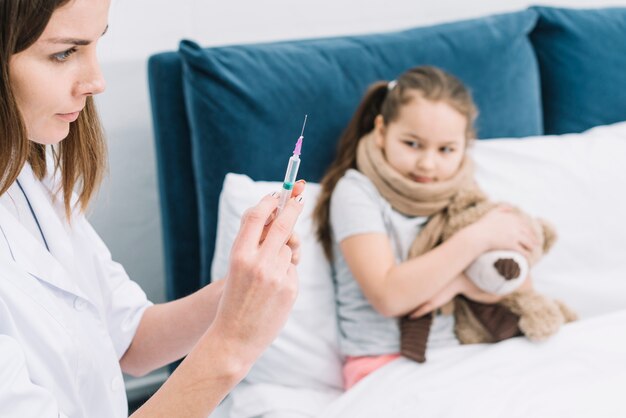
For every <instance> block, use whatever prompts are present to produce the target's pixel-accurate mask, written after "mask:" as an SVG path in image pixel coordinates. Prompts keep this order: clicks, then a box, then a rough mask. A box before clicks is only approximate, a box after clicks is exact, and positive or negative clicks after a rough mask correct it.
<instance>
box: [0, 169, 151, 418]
mask: <svg viewBox="0 0 626 418" xmlns="http://www.w3.org/2000/svg"><path fill="white" fill-rule="evenodd" d="M18 180H19V181H20V184H21V185H22V187H23V188H24V191H25V193H26V195H27V196H28V199H29V201H30V203H31V205H32V208H33V210H34V212H35V214H36V216H37V219H38V221H39V223H40V225H41V228H42V231H43V234H44V236H45V238H46V241H47V243H48V245H49V247H50V252H48V251H47V250H46V247H45V246H44V244H43V243H42V242H41V240H38V239H37V238H35V237H33V235H32V233H31V232H29V231H28V229H26V228H25V227H24V226H23V225H22V224H20V222H19V221H18V220H17V219H16V217H15V216H14V215H13V214H12V213H11V212H10V211H8V210H7V209H6V208H5V207H4V206H3V205H1V204H0V417H16V418H25V417H38V418H43V417H51V418H52V417H59V416H60V417H71V418H74V417H89V418H97V417H103V418H104V417H106V418H117V417H127V416H128V408H127V400H126V392H125V390H124V382H123V378H122V372H121V369H120V365H119V359H120V358H121V356H122V355H123V354H124V352H125V351H126V349H127V348H128V346H129V345H130V342H131V340H132V338H133V336H134V335H135V331H136V329H137V326H138V324H139V321H140V320H141V316H142V315H143V312H144V311H145V309H146V308H147V307H148V306H150V302H148V300H147V299H146V295H145V294H144V292H143V291H142V290H141V289H140V288H139V286H138V285H137V284H136V283H134V282H132V281H131V280H129V278H128V276H127V275H126V273H125V271H124V269H123V268H122V267H121V266H120V265H119V264H117V263H115V262H113V261H112V260H111V255H110V253H109V251H108V250H107V248H106V246H105V244H104V243H103V242H102V241H101V239H100V238H99V237H98V235H97V234H96V232H95V231H94V230H93V229H92V227H91V226H90V225H89V223H88V222H87V220H86V219H85V218H84V217H83V216H82V215H80V214H78V213H76V214H75V215H74V217H73V218H72V222H71V225H70V224H68V222H66V218H65V212H64V208H63V204H62V199H56V200H55V199H53V198H52V193H51V192H50V190H55V189H54V186H55V181H57V180H55V179H53V178H47V179H45V180H44V181H43V182H40V181H38V180H37V179H36V178H35V177H34V175H33V172H32V170H31V168H30V166H29V165H28V164H27V165H26V166H25V167H24V169H23V170H22V172H21V173H20V176H19V178H18ZM9 192H11V193H21V192H20V191H19V189H18V188H17V186H16V185H13V186H12V188H11V189H10V190H9ZM20 216H32V215H31V214H30V213H27V214H26V213H24V214H20Z"/></svg>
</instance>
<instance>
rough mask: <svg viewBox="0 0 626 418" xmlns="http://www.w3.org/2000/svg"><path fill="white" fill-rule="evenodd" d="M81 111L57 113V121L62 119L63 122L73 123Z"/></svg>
mask: <svg viewBox="0 0 626 418" xmlns="http://www.w3.org/2000/svg"><path fill="white" fill-rule="evenodd" d="M81 110H82V109H81ZM81 110H79V111H77V112H72V113H57V114H56V116H58V117H59V119H62V120H64V121H65V122H74V121H75V120H76V119H78V116H79V115H80V111H81Z"/></svg>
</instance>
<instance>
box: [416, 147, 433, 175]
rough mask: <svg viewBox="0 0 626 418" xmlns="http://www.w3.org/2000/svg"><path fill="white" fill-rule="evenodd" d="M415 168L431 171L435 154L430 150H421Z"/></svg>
mask: <svg viewBox="0 0 626 418" xmlns="http://www.w3.org/2000/svg"><path fill="white" fill-rule="evenodd" d="M417 168H419V169H420V170H423V171H431V170H433V169H434V168H435V156H434V155H433V153H431V152H423V153H422V154H421V155H420V156H419V158H418V159H417Z"/></svg>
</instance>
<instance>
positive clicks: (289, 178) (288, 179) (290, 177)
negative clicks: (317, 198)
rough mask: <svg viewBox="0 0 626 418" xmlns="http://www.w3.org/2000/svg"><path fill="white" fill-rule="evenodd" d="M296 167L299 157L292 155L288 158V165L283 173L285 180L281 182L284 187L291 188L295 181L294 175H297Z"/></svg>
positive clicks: (298, 163) (297, 166)
mask: <svg viewBox="0 0 626 418" xmlns="http://www.w3.org/2000/svg"><path fill="white" fill-rule="evenodd" d="M298 168H300V158H298V156H297V155H292V156H291V158H289V165H288V166H287V172H286V173H285V181H284V182H283V188H284V189H287V190H291V189H293V184H294V183H295V182H296V177H297V176H298Z"/></svg>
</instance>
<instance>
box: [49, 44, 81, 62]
mask: <svg viewBox="0 0 626 418" xmlns="http://www.w3.org/2000/svg"><path fill="white" fill-rule="evenodd" d="M76 51H77V49H76V47H72V48H70V49H68V50H66V51H63V52H59V53H57V54H54V55H52V60H53V61H55V62H65V61H67V59H68V58H69V57H70V55H72V54H73V53H74V52H76Z"/></svg>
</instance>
